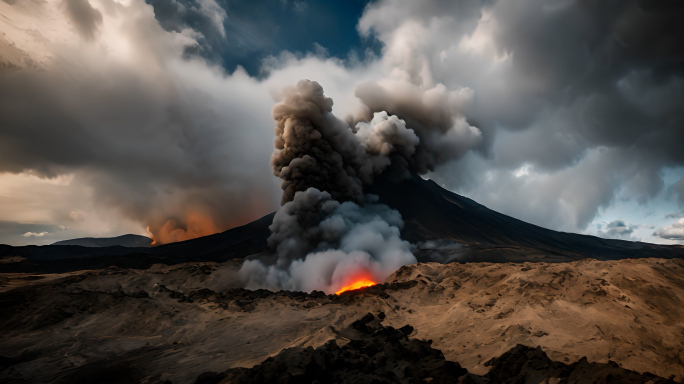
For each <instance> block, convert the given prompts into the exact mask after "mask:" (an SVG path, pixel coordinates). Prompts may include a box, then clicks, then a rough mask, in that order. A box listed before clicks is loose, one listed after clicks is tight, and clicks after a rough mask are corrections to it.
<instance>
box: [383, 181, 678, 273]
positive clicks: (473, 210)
mask: <svg viewBox="0 0 684 384" xmlns="http://www.w3.org/2000/svg"><path fill="white" fill-rule="evenodd" d="M370 191H371V192H372V193H375V194H377V195H378V196H380V201H381V202H382V203H385V204H387V205H389V206H390V207H392V208H394V209H396V210H398V211H399V212H401V215H402V217H403V219H404V222H405V227H404V230H403V231H402V235H403V237H404V238H405V239H406V240H408V241H410V242H413V243H417V242H421V241H425V240H428V239H448V240H452V241H455V242H458V243H462V244H466V245H468V246H469V247H468V248H469V249H468V252H465V254H463V255H461V256H462V257H461V258H460V260H471V261H493V262H497V261H531V260H536V259H543V260H544V261H569V260H579V259H583V258H587V257H591V258H595V259H599V260H613V259H622V258H635V257H662V258H669V257H683V256H684V247H681V246H665V245H656V244H649V243H640V242H631V241H624V240H611V239H602V238H599V237H596V236H589V235H580V234H575V233H565V232H559V231H553V230H550V229H546V228H542V227H539V226H536V225H533V224H529V223H526V222H524V221H522V220H518V219H515V218H512V217H510V216H506V215H503V214H501V213H499V212H496V211H493V210H491V209H489V208H487V207H485V206H484V205H481V204H478V203H477V202H475V201H473V200H471V199H469V198H467V197H463V196H460V195H457V194H455V193H453V192H450V191H447V190H446V189H444V188H441V187H440V186H439V185H437V184H436V183H435V182H434V181H432V180H423V179H422V178H420V177H419V176H418V175H415V174H413V175H411V177H410V178H409V179H408V180H403V181H401V182H396V181H390V180H382V181H381V182H379V183H376V184H375V185H373V186H371V188H370ZM461 253H464V252H461Z"/></svg>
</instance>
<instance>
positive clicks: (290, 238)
mask: <svg viewBox="0 0 684 384" xmlns="http://www.w3.org/2000/svg"><path fill="white" fill-rule="evenodd" d="M364 200H365V203H363V204H357V203H355V202H351V201H346V202H342V203H341V202H339V201H337V200H334V199H333V198H332V196H331V194H330V193H328V192H325V191H320V190H318V189H316V188H309V189H307V190H306V191H303V192H296V193H295V195H294V198H293V200H292V201H290V202H287V203H285V205H283V206H282V207H281V209H280V210H278V212H276V215H275V217H274V219H273V224H272V225H271V227H270V229H271V236H270V237H269V239H268V244H269V247H270V248H271V249H272V250H273V251H274V252H275V253H276V255H277V259H276V261H275V263H273V264H271V265H267V264H266V263H264V262H263V261H262V260H248V261H245V263H244V264H243V266H242V268H241V270H240V277H241V279H243V281H244V284H245V286H246V288H249V289H256V288H269V289H287V290H296V291H307V292H310V291H312V290H320V291H325V292H328V293H332V292H335V291H337V290H338V289H340V288H341V287H343V286H345V285H348V284H350V283H352V282H353V281H354V280H356V279H358V278H360V277H365V278H370V279H371V280H373V281H376V282H377V281H383V280H384V279H385V278H387V276H389V275H390V274H391V273H392V272H394V271H395V270H397V269H398V268H399V267H401V266H402V265H406V264H412V263H415V262H416V259H415V257H414V256H413V254H412V253H411V251H410V247H411V245H410V244H409V243H408V242H407V241H404V240H402V239H401V237H400V230H401V228H402V227H403V225H404V223H403V221H402V219H401V215H400V214H399V212H397V211H395V210H393V209H390V208H389V207H387V206H386V205H382V204H377V197H375V196H372V195H367V196H365V198H364Z"/></svg>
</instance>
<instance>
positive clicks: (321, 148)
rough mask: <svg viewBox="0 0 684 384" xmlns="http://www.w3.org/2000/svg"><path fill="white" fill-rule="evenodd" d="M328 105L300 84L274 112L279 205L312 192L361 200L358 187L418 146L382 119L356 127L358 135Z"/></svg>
mask: <svg viewBox="0 0 684 384" xmlns="http://www.w3.org/2000/svg"><path fill="white" fill-rule="evenodd" d="M332 106H333V101H332V99H331V98H329V97H326V96H325V95H324V93H323V88H322V87H321V86H320V84H318V83H317V82H315V81H310V80H302V81H300V82H299V83H298V84H297V86H296V87H293V88H288V89H286V90H285V98H284V100H283V101H282V102H280V103H279V104H278V105H276V106H275V107H274V108H273V119H274V120H275V121H276V128H275V133H276V139H275V141H274V145H275V148H276V151H275V152H274V153H273V155H272V157H271V165H272V166H273V173H274V175H276V176H277V177H279V178H280V179H282V183H281V188H282V189H283V196H282V200H281V204H285V203H287V202H289V201H292V200H293V198H294V195H295V192H297V191H305V190H307V189H308V188H311V187H316V188H319V189H321V190H324V191H329V192H330V193H331V194H332V196H333V197H334V198H336V199H337V198H339V199H343V200H355V201H361V200H363V184H369V183H371V182H372V181H373V177H374V176H375V175H377V174H379V173H381V172H382V171H383V170H384V169H385V168H386V167H387V166H388V165H389V164H390V160H389V156H390V155H391V154H393V153H398V154H400V155H402V156H404V157H406V158H408V157H410V156H411V155H412V154H413V153H414V151H415V148H416V147H417V145H418V141H419V140H418V137H417V136H416V135H415V134H414V132H413V130H412V129H408V128H406V124H405V123H404V121H402V120H401V119H399V118H397V117H396V116H388V115H387V114H386V113H384V114H380V115H378V116H376V118H374V119H373V120H372V121H371V122H370V123H362V124H359V126H358V128H357V129H358V131H359V134H356V132H355V130H352V129H351V128H350V127H349V125H348V124H347V123H345V122H344V121H342V120H340V119H338V118H337V117H335V115H333V114H332Z"/></svg>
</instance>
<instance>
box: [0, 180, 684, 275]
mask: <svg viewBox="0 0 684 384" xmlns="http://www.w3.org/2000/svg"><path fill="white" fill-rule="evenodd" d="M367 189H368V192H369V193H372V194H375V195H377V196H378V197H379V202H380V203H383V204H386V205H388V206H389V207H391V208H393V209H396V210H397V211H399V212H400V213H401V215H402V218H403V220H404V228H403V229H402V237H403V238H404V239H405V240H407V241H409V242H411V243H414V244H416V248H415V250H414V254H415V255H416V257H417V259H418V260H419V261H439V262H452V261H459V262H526V261H545V262H567V261H575V260H580V259H585V258H595V259H597V260H616V259H623V258H640V257H659V258H682V257H684V247H683V246H676V245H673V246H668V245H658V244H650V243H641V242H631V241H626V240H612V239H602V238H599V237H596V236H591V235H582V234H575V233H567V232H559V231H554V230H551V229H547V228H543V227H540V226H537V225H534V224H530V223H527V222H524V221H522V220H519V219H515V218H512V217H510V216H506V215H504V214H502V213H499V212H496V211H493V210H491V209H489V208H487V207H485V206H484V205H482V204H479V203H477V202H475V201H474V200H472V199H469V198H467V197H464V196H461V195H458V194H456V193H453V192H450V191H448V190H446V189H443V188H441V187H440V186H439V185H437V184H436V183H435V182H434V181H432V180H424V179H422V178H421V177H420V176H418V175H416V174H410V175H409V177H408V178H405V177H404V178H397V177H396V175H394V176H393V175H389V176H388V175H383V177H380V178H379V179H378V180H377V182H376V183H375V184H373V185H371V186H369V187H368V188H367ZM274 215H275V213H270V214H268V215H265V216H263V217H261V218H259V219H257V220H255V221H253V222H251V223H248V224H246V225H243V226H240V227H236V228H232V229H229V230H227V231H224V232H221V233H216V234H213V235H209V236H204V237H200V238H196V239H192V240H186V241H182V242H177V243H170V244H164V245H160V246H156V247H134V248H128V247H122V246H112V247H98V248H92V247H82V246H78V245H48V246H24V247H12V246H9V245H0V259H5V260H8V258H14V259H15V260H18V261H15V262H3V263H0V272H60V271H62V272H65V271H72V270H78V269H96V268H106V267H108V266H117V267H120V268H149V267H150V266H151V265H153V264H156V263H163V264H167V265H172V264H178V263H183V262H192V261H214V262H224V261H227V260H230V259H233V258H240V257H247V256H250V255H255V254H260V253H263V252H268V248H267V244H266V243H267V239H268V236H269V235H270V230H269V226H270V225H271V223H272V222H273V216H274ZM431 240H440V241H449V242H451V243H453V244H454V246H453V247H436V248H435V247H432V248H431V247H424V246H423V247H421V244H423V243H425V242H426V241H431ZM17 257H18V259H17Z"/></svg>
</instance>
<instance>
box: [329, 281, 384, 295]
mask: <svg viewBox="0 0 684 384" xmlns="http://www.w3.org/2000/svg"><path fill="white" fill-rule="evenodd" d="M375 284H377V283H376V282H374V281H372V280H369V279H367V278H363V279H359V280H356V281H355V282H353V283H351V284H349V285H345V286H344V287H342V288H341V289H340V290H339V291H337V292H335V294H336V295H339V294H340V293H342V292H347V291H351V290H354V289H360V288H366V287H370V286H372V285H375Z"/></svg>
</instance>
